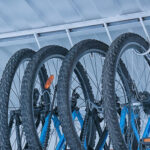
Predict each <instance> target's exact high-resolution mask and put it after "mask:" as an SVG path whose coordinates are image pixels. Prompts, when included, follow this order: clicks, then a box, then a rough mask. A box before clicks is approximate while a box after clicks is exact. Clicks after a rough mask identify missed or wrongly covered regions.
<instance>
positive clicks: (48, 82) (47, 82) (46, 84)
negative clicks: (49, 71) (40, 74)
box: [44, 75, 54, 89]
mask: <svg viewBox="0 0 150 150" xmlns="http://www.w3.org/2000/svg"><path fill="white" fill-rule="evenodd" d="M53 80H54V75H51V76H50V77H49V78H48V80H47V81H46V83H45V86H44V87H45V89H48V88H49V87H50V86H51V84H52V82H53Z"/></svg>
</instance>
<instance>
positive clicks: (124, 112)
mask: <svg viewBox="0 0 150 150" xmlns="http://www.w3.org/2000/svg"><path fill="white" fill-rule="evenodd" d="M127 114H128V108H127V107H126V106H124V107H123V108H122V111H121V117H120V129H121V133H122V134H124V128H125V119H126V115H127ZM130 115H131V120H130V123H131V127H132V129H133V132H134V135H135V137H136V140H137V142H138V143H139V145H140V135H139V134H138V130H137V128H136V125H135V119H136V117H138V116H137V114H136V115H135V114H134V112H133V109H131V114H130ZM149 134H150V118H148V121H147V124H146V127H145V130H144V133H143V136H142V139H143V138H147V137H148V136H149ZM130 149H131V148H130ZM138 150H139V147H138ZM146 150H150V149H146Z"/></svg>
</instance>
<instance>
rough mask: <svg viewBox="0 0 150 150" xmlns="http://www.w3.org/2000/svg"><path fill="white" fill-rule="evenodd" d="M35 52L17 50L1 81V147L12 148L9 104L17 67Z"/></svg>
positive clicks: (2, 149)
mask: <svg viewBox="0 0 150 150" xmlns="http://www.w3.org/2000/svg"><path fill="white" fill-rule="evenodd" d="M34 53H35V52H34V51H33V50H30V49H22V50H19V51H17V52H16V53H15V54H14V55H13V56H12V57H11V58H10V59H9V61H8V63H7V65H6V67H5V69H4V71H3V75H2V79H1V81H0V149H1V150H11V144H10V140H9V129H8V104H9V94H10V90H11V84H12V81H13V78H14V76H15V73H16V71H17V68H18V67H19V65H20V64H21V63H22V61H23V60H26V59H31V58H32V56H33V54H34Z"/></svg>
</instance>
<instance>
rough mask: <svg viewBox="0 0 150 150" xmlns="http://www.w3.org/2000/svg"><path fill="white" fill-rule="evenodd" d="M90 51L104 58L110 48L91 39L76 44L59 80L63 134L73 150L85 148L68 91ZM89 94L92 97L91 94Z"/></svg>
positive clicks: (63, 65)
mask: <svg viewBox="0 0 150 150" xmlns="http://www.w3.org/2000/svg"><path fill="white" fill-rule="evenodd" d="M90 49H97V50H99V53H100V54H101V55H102V56H105V54H106V52H107V50H108V46H107V45H106V44H104V43H103V42H100V41H97V40H91V39H88V40H83V41H81V42H79V43H77V44H75V45H74V46H73V48H71V50H70V51H69V53H68V55H67V56H66V57H65V59H64V61H63V64H62V66H61V69H60V74H59V78H58V95H57V97H58V99H57V100H58V101H57V102H58V112H59V116H60V120H61V124H62V127H63V133H64V135H65V138H66V140H67V143H68V144H69V146H70V148H71V149H72V150H83V149H84V148H83V146H82V145H81V142H80V140H79V137H78V135H77V133H76V131H75V128H74V125H73V122H72V117H71V112H70V106H69V99H68V91H69V86H70V85H69V81H70V78H71V75H72V71H73V68H74V66H75V64H76V63H77V61H78V60H79V57H81V56H82V55H84V54H85V53H86V52H87V51H88V50H90ZM82 77H83V76H82ZM83 80H84V81H85V82H86V83H88V84H89V85H90V83H89V80H88V78H87V79H85V78H84V77H83ZM87 89H88V91H92V89H91V86H89V87H88V88H87ZM88 93H89V95H91V96H92V93H91V92H88Z"/></svg>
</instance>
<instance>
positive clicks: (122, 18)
mask: <svg viewBox="0 0 150 150" xmlns="http://www.w3.org/2000/svg"><path fill="white" fill-rule="evenodd" d="M146 17H150V11H148V12H140V13H133V14H127V15H120V16H115V17H108V18H103V19H95V20H89V21H83V22H75V23H70V24H63V25H56V26H50V27H41V28H37V29H30V30H23V31H16V32H9V33H2V34H0V39H3V38H12V37H19V36H26V35H34V34H40V33H48V32H56V31H61V30H66V29H68V30H69V29H75V28H83V27H88V26H94V25H100V24H104V23H106V24H109V23H112V22H120V21H126V20H132V19H138V18H146Z"/></svg>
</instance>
